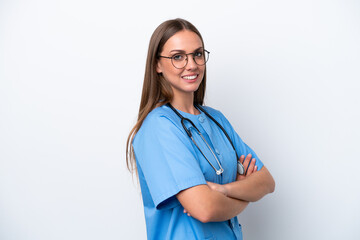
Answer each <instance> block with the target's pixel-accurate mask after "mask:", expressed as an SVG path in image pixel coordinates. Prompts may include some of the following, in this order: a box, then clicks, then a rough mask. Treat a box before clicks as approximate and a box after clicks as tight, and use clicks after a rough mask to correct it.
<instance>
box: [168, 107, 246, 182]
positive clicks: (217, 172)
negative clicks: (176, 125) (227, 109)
mask: <svg viewBox="0 0 360 240" xmlns="http://www.w3.org/2000/svg"><path fill="white" fill-rule="evenodd" d="M167 105H168V106H169V107H170V108H171V110H173V112H175V113H176V115H178V117H180V119H181V121H180V122H181V125H182V127H183V128H184V130H185V132H186V134H187V135H188V136H189V138H190V139H191V140H192V142H193V143H194V144H195V146H196V147H197V148H198V150H199V151H200V153H201V154H202V155H203V156H204V158H205V159H206V160H207V161H208V163H209V164H210V165H211V167H212V168H213V169H214V170H215V172H216V174H217V175H221V174H222V173H223V172H224V169H223V168H222V166H221V164H220V161H219V160H218V158H217V157H216V155H215V153H214V152H213V150H212V148H211V147H210V145H209V144H208V143H207V141H206V140H205V138H204V136H203V135H202V134H201V132H200V130H199V129H198V128H197V127H196V126H195V124H194V123H193V122H192V121H191V120H190V119H188V118H185V117H183V116H182V115H181V114H180V113H179V112H178V111H177V110H176V109H175V108H174V107H173V106H172V105H171V104H170V103H167ZM194 106H195V107H196V108H197V109H198V110H199V111H202V112H203V113H205V115H206V116H207V117H209V118H210V119H211V120H212V121H213V122H214V123H215V124H216V125H217V126H218V127H219V128H220V129H221V130H222V132H223V133H224V134H225V136H226V138H227V139H228V140H229V142H230V144H231V146H232V148H233V149H234V151H235V155H236V160H237V163H238V166H240V168H241V169H242V170H241V171H242V173H240V174H241V175H246V174H247V171H248V169H249V166H250V164H248V166H247V168H246V170H245V169H244V166H243V164H242V163H241V162H240V160H239V156H238V154H237V152H236V149H235V146H234V144H233V142H232V141H231V139H230V137H229V135H228V134H227V132H226V130H225V129H224V128H223V127H222V126H221V124H220V123H219V122H218V121H216V120H215V119H214V118H213V117H212V116H211V115H210V114H209V113H208V112H207V111H206V110H205V109H204V108H203V107H202V106H200V105H199V104H195V105H194ZM185 121H188V122H189V123H190V124H191V125H192V126H193V127H194V129H196V132H197V133H198V135H199V136H200V137H201V138H202V139H203V141H204V142H205V144H206V145H207V147H208V148H209V149H210V151H211V153H212V155H213V156H214V158H215V160H216V161H217V164H218V165H219V167H220V169H216V168H215V166H214V165H213V164H212V163H211V162H210V161H209V160H208V158H207V157H206V156H205V154H204V153H203V152H202V151H201V149H200V147H199V146H198V144H197V143H196V142H195V140H194V138H193V136H192V134H191V132H190V130H189V129H188V128H187V127H186V126H185ZM239 163H240V165H239ZM244 170H245V171H244Z"/></svg>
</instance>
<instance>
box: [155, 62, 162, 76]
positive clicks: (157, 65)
mask: <svg viewBox="0 0 360 240" xmlns="http://www.w3.org/2000/svg"><path fill="white" fill-rule="evenodd" d="M156 72H157V73H162V70H161V64H160V61H158V62H157V64H156Z"/></svg>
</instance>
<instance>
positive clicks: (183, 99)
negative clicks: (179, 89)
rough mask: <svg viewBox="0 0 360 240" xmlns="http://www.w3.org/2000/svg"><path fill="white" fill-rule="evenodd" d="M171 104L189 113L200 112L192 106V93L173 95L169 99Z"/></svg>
mask: <svg viewBox="0 0 360 240" xmlns="http://www.w3.org/2000/svg"><path fill="white" fill-rule="evenodd" d="M171 105H172V106H173V107H174V108H176V109H178V110H180V111H183V112H187V113H190V114H194V115H197V114H200V112H199V110H197V109H196V108H195V107H194V93H191V95H190V96H189V95H186V96H179V95H174V98H173V100H172V101H171Z"/></svg>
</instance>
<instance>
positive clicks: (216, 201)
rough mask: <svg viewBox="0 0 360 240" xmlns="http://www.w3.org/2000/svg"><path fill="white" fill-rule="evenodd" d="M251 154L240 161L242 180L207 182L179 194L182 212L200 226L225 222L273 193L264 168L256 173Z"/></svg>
mask: <svg viewBox="0 0 360 240" xmlns="http://www.w3.org/2000/svg"><path fill="white" fill-rule="evenodd" d="M251 157H252V156H251V154H249V155H247V156H246V158H245V156H241V157H240V161H241V162H242V163H243V165H244V167H245V169H246V168H247V166H248V165H250V166H249V169H248V172H247V175H246V176H240V175H238V177H237V180H236V181H235V182H232V183H228V184H224V185H221V184H216V183H212V182H208V184H207V185H198V186H194V187H191V188H188V189H185V190H183V191H181V192H179V193H178V194H177V195H176V197H177V198H178V200H179V202H180V203H181V205H182V206H183V207H184V209H186V210H185V211H186V212H187V213H188V214H190V215H191V216H192V217H194V218H196V219H198V220H199V221H201V222H204V223H205V222H218V221H226V220H228V219H231V218H233V217H235V216H237V215H238V214H240V213H241V212H242V211H243V210H244V209H245V208H246V207H247V205H248V204H249V202H255V201H258V200H259V199H261V198H262V197H264V196H265V195H266V194H268V193H272V192H273V191H274V190H275V182H274V179H273V177H272V176H271V174H270V172H269V171H268V170H267V168H266V167H265V166H263V167H262V168H261V170H260V171H257V169H256V166H255V159H251Z"/></svg>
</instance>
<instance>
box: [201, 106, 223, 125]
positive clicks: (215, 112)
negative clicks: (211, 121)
mask: <svg viewBox="0 0 360 240" xmlns="http://www.w3.org/2000/svg"><path fill="white" fill-rule="evenodd" d="M202 108H204V109H205V111H206V112H207V113H209V114H210V115H211V116H212V117H213V118H215V120H216V121H220V122H222V123H224V122H228V121H227V119H226V117H225V116H224V114H222V112H220V111H219V110H217V109H215V108H212V107H209V106H202Z"/></svg>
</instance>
